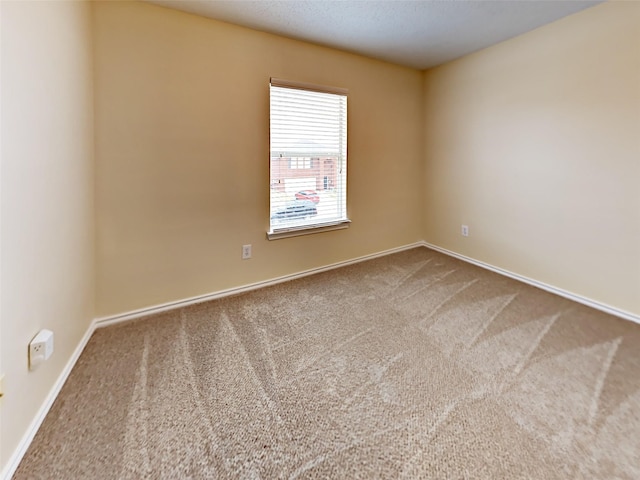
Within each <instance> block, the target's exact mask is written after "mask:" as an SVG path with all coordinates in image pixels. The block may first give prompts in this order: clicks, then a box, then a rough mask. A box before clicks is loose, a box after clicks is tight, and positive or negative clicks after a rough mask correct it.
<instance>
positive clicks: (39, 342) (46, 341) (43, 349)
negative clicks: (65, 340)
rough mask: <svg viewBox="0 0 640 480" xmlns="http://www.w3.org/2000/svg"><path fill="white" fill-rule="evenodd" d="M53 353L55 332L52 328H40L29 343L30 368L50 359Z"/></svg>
mask: <svg viewBox="0 0 640 480" xmlns="http://www.w3.org/2000/svg"><path fill="white" fill-rule="evenodd" d="M52 353H53V332H52V331H51V330H40V331H39V332H38V334H37V335H36V336H35V337H33V340H31V342H30V343H29V368H30V369H33V368H35V367H37V366H38V365H40V364H41V363H42V362H44V361H45V360H48V359H49V357H50V356H51V354H52Z"/></svg>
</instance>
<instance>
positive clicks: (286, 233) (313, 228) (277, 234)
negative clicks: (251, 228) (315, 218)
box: [267, 219, 351, 240]
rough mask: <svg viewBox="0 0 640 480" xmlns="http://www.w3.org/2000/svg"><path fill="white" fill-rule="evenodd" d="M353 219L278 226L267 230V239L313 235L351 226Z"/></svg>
mask: <svg viewBox="0 0 640 480" xmlns="http://www.w3.org/2000/svg"><path fill="white" fill-rule="evenodd" d="M350 223H351V220H349V219H347V220H340V221H337V222H328V223H317V224H314V225H304V226H301V227H291V228H276V229H275V230H273V231H271V232H267V239H269V240H278V239H280V238H289V237H299V236H301V235H313V234H314V233H322V232H330V231H332V230H342V229H344V228H349V224H350Z"/></svg>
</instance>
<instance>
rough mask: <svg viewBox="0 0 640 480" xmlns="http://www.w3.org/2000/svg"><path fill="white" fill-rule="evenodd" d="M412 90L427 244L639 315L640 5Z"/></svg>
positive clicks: (497, 51) (538, 38)
mask: <svg viewBox="0 0 640 480" xmlns="http://www.w3.org/2000/svg"><path fill="white" fill-rule="evenodd" d="M424 92H425V96H424V106H425V124H424V142H425V144H424V145H425V160H426V166H425V182H424V189H425V202H424V220H425V233H424V235H425V239H426V240H427V241H428V242H430V243H433V244H435V245H438V246H440V247H444V248H447V249H449V250H452V251H454V252H457V253H460V254H464V255H467V256H469V257H472V258H474V259H477V260H481V261H484V262H487V263H489V264H492V265H494V266H498V267H501V268H504V269H507V270H510V271H513V272H516V273H518V274H521V275H524V276H527V277H530V278H532V279H536V280H538V281H542V282H545V283H547V284H550V285H553V286H556V287H559V288H562V289H565V290H568V291H570V292H574V293H577V294H579V295H582V296H584V297H587V298H590V299H592V300H596V301H598V302H602V303H605V304H608V305H611V306H615V307H617V308H618V309H622V310H626V311H628V312H631V313H634V314H636V315H638V314H640V3H638V2H609V3H605V4H602V5H599V6H596V7H594V8H590V9H588V10H585V11H583V12H580V13H577V14H575V15H572V16H570V17H566V18H564V19H562V20H559V21H557V22H555V23H552V24H549V25H547V26H545V27H542V28H539V29H537V30H534V31H532V32H530V33H527V34H525V35H522V36H520V37H517V38H515V39H512V40H510V41H507V42H504V43H501V44H499V45H496V46H494V47H491V48H488V49H486V50H483V51H480V52H478V53H475V54H473V55H470V56H467V57H464V58H462V59H460V60H458V61H455V62H452V63H450V64H447V65H444V66H441V67H438V68H435V69H432V70H430V71H428V72H426V73H425V84H424ZM461 224H467V225H468V226H469V228H470V236H469V237H468V238H463V237H462V236H461V235H460V226H461Z"/></svg>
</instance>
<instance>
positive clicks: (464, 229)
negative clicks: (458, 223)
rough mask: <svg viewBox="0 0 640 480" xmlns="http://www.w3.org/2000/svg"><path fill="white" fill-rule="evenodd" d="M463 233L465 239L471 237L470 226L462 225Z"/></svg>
mask: <svg viewBox="0 0 640 480" xmlns="http://www.w3.org/2000/svg"><path fill="white" fill-rule="evenodd" d="M461 233H462V236H463V237H468V236H469V226H468V225H462V228H461Z"/></svg>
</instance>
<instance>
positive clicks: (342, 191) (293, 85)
mask: <svg viewBox="0 0 640 480" xmlns="http://www.w3.org/2000/svg"><path fill="white" fill-rule="evenodd" d="M271 87H277V88H279V89H297V90H307V91H312V92H318V93H327V94H333V95H339V96H342V97H344V99H343V101H344V114H343V115H341V117H340V118H341V119H342V120H343V123H342V124H341V127H342V128H341V129H340V134H339V142H338V145H339V147H338V150H336V151H333V152H331V156H333V157H335V158H336V162H337V172H336V184H338V186H337V188H338V193H337V195H338V196H337V199H336V202H337V204H336V209H337V216H336V217H334V218H330V219H327V220H323V219H319V220H318V221H317V222H315V223H304V224H301V225H295V224H294V225H288V226H287V225H284V226H283V225H281V224H277V221H272V220H271V213H270V220H269V231H268V232H267V238H268V239H269V240H275V239H279V238H287V237H293V236H299V235H309V234H314V233H319V232H325V231H330V230H338V229H344V228H348V227H349V224H350V223H351V220H349V218H348V216H347V180H346V177H347V138H346V137H347V126H346V123H347V111H346V103H347V98H346V97H347V93H348V92H347V90H346V89H343V88H337V87H326V86H320V85H314V84H309V83H302V82H292V81H289V80H282V79H277V78H271V80H270V97H271V92H272V88H271ZM272 104H273V103H272V99H270V106H271V105H272ZM270 109H271V107H270ZM273 128H274V127H273V117H272V113H270V129H273ZM274 136H275V135H273V134H272V135H271V137H270V148H269V150H270V152H269V155H270V159H273V158H275V157H284V156H285V155H286V153H285V154H283V151H282V149H281V148H280V149H278V150H277V151H276V149H275V147H274V144H273V137H274ZM334 138H335V137H334ZM289 147H290V149H291V150H292V152H295V147H297V145H290V146H287V148H289ZM287 156H288V157H289V158H290V160H289V168H290V169H311V168H312V167H313V165H314V164H316V162H317V164H318V165H319V164H320V162H322V160H321V158H323V157H326V156H327V152H316V151H309V152H305V153H304V154H302V155H301V154H300V153H298V154H296V153H291V154H290V155H287ZM314 158H318V160H316V161H314V160H312V159H314ZM270 162H272V160H270ZM270 165H272V164H271V163H270ZM270 168H271V167H270ZM271 180H272V178H271V172H270V184H271ZM322 181H324V179H323V180H322ZM272 202H273V196H272V194H271V190H270V192H269V205H270V208H269V211H270V212H273V211H274V209H273V208H272ZM294 208H297V207H295V206H294ZM307 222H308V221H307Z"/></svg>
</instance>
